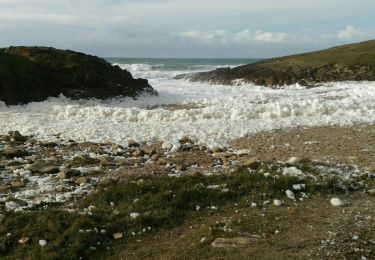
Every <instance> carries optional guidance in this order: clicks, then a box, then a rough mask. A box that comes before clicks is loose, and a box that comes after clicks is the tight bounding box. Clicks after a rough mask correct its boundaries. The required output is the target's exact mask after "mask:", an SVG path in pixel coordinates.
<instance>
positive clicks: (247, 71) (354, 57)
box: [175, 40, 375, 87]
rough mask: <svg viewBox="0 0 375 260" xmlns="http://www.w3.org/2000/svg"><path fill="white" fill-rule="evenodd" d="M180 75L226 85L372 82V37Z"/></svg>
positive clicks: (374, 75) (374, 67)
mask: <svg viewBox="0 0 375 260" xmlns="http://www.w3.org/2000/svg"><path fill="white" fill-rule="evenodd" d="M183 78H185V79H189V80H190V81H202V82H209V83H211V84H225V85H233V84H236V83H237V82H238V81H242V82H245V83H254V84H256V85H263V86H270V87H272V86H274V87H277V86H283V85H291V84H296V83H299V84H300V85H305V86H314V85H315V84H318V83H324V82H333V81H362V80H366V81H373V80H375V40H372V41H367V42H361V43H357V44H349V45H343V46H339V47H334V48H331V49H327V50H322V51H317V52H312V53H304V54H299V55H292V56H286V57H281V58H274V59H269V60H264V61H260V62H257V63H254V64H249V65H244V66H239V67H235V68H219V69H216V70H213V71H209V72H200V73H194V74H185V75H178V76H176V77H175V79H183Z"/></svg>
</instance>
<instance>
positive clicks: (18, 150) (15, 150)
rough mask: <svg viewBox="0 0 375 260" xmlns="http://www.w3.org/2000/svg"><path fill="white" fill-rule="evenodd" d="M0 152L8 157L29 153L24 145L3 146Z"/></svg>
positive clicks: (22, 155)
mask: <svg viewBox="0 0 375 260" xmlns="http://www.w3.org/2000/svg"><path fill="white" fill-rule="evenodd" d="M1 153H2V154H3V155H4V156H6V157H8V158H14V157H24V156H26V155H28V154H29V153H28V152H27V150H26V148H24V147H5V148H4V149H3V150H2V152H1Z"/></svg>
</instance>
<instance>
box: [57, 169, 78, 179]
mask: <svg viewBox="0 0 375 260" xmlns="http://www.w3.org/2000/svg"><path fill="white" fill-rule="evenodd" d="M80 175H81V172H80V171H78V170H72V169H67V170H64V171H62V172H59V173H58V174H57V177H59V178H60V179H70V178H72V177H76V176H80Z"/></svg>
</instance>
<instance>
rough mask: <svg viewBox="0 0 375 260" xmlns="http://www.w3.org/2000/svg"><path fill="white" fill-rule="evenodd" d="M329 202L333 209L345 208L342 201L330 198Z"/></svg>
mask: <svg viewBox="0 0 375 260" xmlns="http://www.w3.org/2000/svg"><path fill="white" fill-rule="evenodd" d="M330 202H331V204H332V205H333V206H335V207H345V206H346V203H345V201H343V200H341V199H339V198H332V199H331V201H330Z"/></svg>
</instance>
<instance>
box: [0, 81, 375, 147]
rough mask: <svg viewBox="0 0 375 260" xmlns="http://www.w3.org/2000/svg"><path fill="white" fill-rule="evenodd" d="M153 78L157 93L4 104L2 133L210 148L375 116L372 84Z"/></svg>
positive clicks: (372, 119)
mask: <svg viewBox="0 0 375 260" xmlns="http://www.w3.org/2000/svg"><path fill="white" fill-rule="evenodd" d="M150 83H151V85H152V86H153V87H154V88H155V89H156V90H158V91H159V94H160V95H159V96H144V97H140V98H138V99H137V100H132V99H129V98H122V99H116V100H111V101H105V102H103V101H98V100H79V101H72V100H70V99H67V98H65V97H60V98H50V99H49V100H47V101H44V102H35V103H30V104H28V105H24V106H10V107H6V106H5V105H4V104H1V105H0V132H1V133H6V132H7V131H10V130H19V131H20V132H21V133H22V134H25V135H36V136H37V138H39V139H46V140H54V139H55V138H56V135H59V136H60V137H62V138H63V139H66V140H69V139H73V140H76V141H93V142H115V143H119V144H126V143H127V141H129V140H135V141H140V142H143V141H156V140H161V141H165V144H166V145H167V146H168V144H169V145H170V146H171V147H173V146H174V145H175V144H176V142H177V140H178V139H180V138H182V137H190V138H191V139H193V140H194V141H197V142H199V143H204V144H206V145H208V146H211V147H212V146H222V145H226V144H227V142H228V141H229V140H232V139H235V138H238V137H243V136H246V135H248V134H253V133H257V132H260V131H269V130H273V129H286V128H292V127H298V126H303V127H314V126H329V125H338V126H350V125H354V124H361V123H374V122H375V83H374V82H346V83H343V82H341V83H329V84H325V85H323V86H321V87H318V88H312V89H304V88H301V87H300V86H290V87H287V88H285V89H278V90H275V89H269V88H264V87H259V86H253V85H240V86H218V85H208V84H204V83H191V82H187V81H177V80H171V79H152V80H150ZM165 105H177V107H178V106H180V107H181V108H182V109H168V108H166V107H164V106H165ZM151 107H156V108H153V109H150V108H151ZM172 107H173V106H172ZM185 107H187V108H185Z"/></svg>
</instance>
